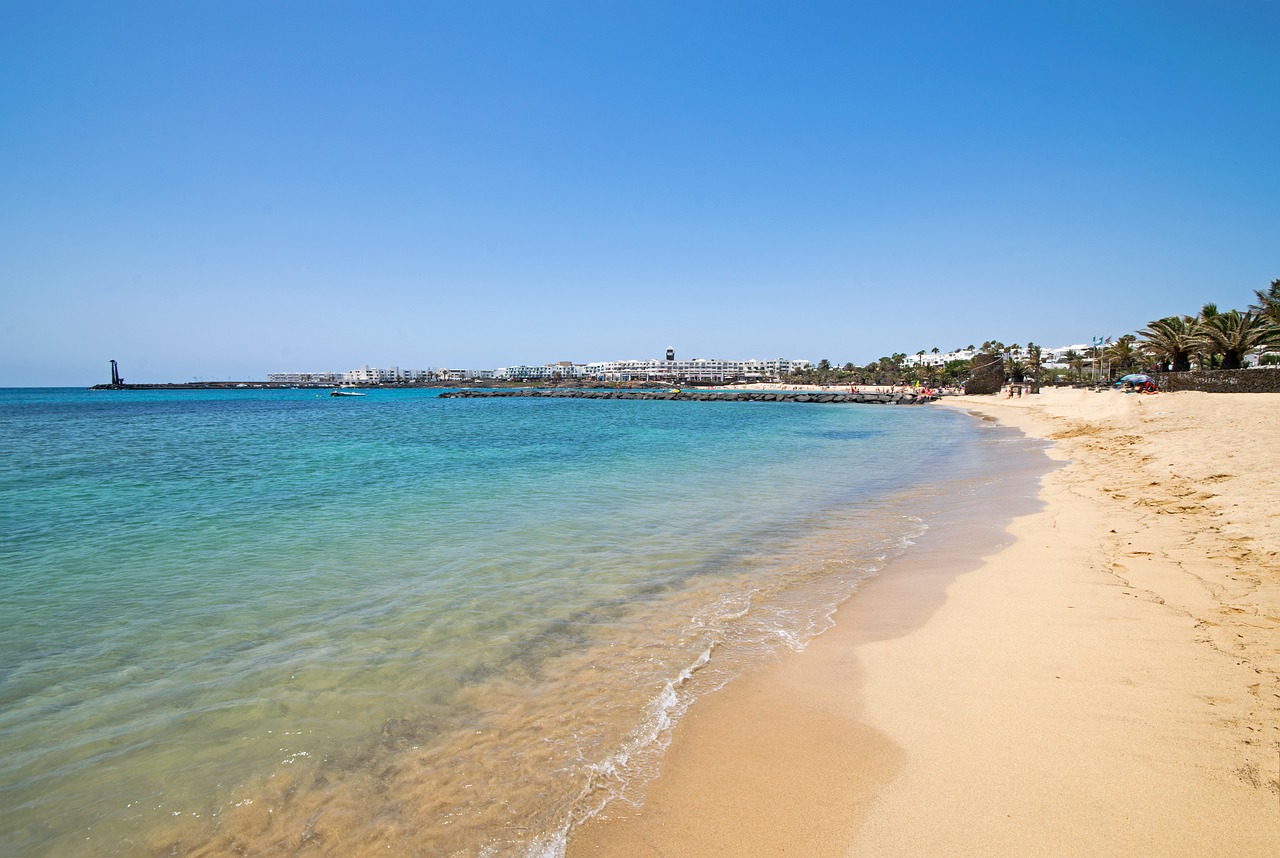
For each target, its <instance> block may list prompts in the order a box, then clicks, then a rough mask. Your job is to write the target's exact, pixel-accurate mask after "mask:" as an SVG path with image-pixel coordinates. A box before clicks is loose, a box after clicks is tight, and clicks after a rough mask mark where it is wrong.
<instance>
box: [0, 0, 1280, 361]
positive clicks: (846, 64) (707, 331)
mask: <svg viewBox="0 0 1280 858" xmlns="http://www.w3.org/2000/svg"><path fill="white" fill-rule="evenodd" d="M1278 37H1280V3H1276V2H1268V0H1255V2H1231V0H1206V2H1200V3H1188V2H1177V0H1151V2H1126V0H1096V2H1094V0H1082V2H1006V3H997V2H976V3H965V2H954V0H945V2H944V1H943V0H939V1H938V2H899V0H894V2H849V3H835V2H812V3H809V2H798V1H797V0H792V2H775V3H753V2H723V3H712V2H701V3H700V2H678V3H677V2H671V3H668V2H659V0H637V2H604V0H600V1H599V2H589V3H557V2H539V3H535V2H518V3H517V2H483V0H479V2H477V0H470V2H457V3H451V2H427V0H420V2H406V3H394V2H351V3H330V2H316V0H309V2H296V3H294V2H271V0H254V2H244V3H240V2H200V3H188V2H180V3H178V2H153V3H131V2H115V1H114V0H113V2H109V3H90V2H82V3H60V2H56V0H34V2H13V0H0V299H2V304H0V385H4V386H26V385H62V384H66V385H80V384H89V383H93V382H97V381H104V380H106V376H107V361H108V359H110V358H116V359H117V360H119V361H120V363H121V365H122V371H123V373H124V375H125V377H126V378H127V379H128V380H131V381H189V380H191V379H192V378H194V377H200V378H249V379H256V378H264V377H265V374H266V373H267V372H269V371H276V370H324V369H333V370H345V369H350V368H353V367H356V366H359V365H361V364H365V363H367V364H370V365H374V366H391V365H398V366H401V367H404V368H418V367H431V366H452V367H466V368H475V367H488V368H492V367H497V366H502V365H506V364H510V363H520V362H524V363H545V362H549V361H555V360H573V361H589V360H605V359H613V358H643V357H656V356H659V355H660V354H661V353H662V350H663V349H665V347H667V346H668V345H671V346H675V347H676V350H677V354H678V355H679V356H680V357H682V358H683V357H724V358H752V357H757V358H766V357H804V358H809V359H811V360H815V361H816V360H818V359H820V358H824V357H825V358H828V359H830V360H832V361H833V362H837V363H844V362H845V361H854V362H856V363H860V364H861V363H866V362H867V361H870V360H873V359H875V358H877V357H879V356H881V355H885V354H890V353H893V352H898V351H901V352H907V353H914V352H916V351H918V350H919V349H930V348H932V347H934V346H937V347H939V348H941V349H942V350H944V351H946V350H949V349H951V348H954V347H957V346H964V345H968V344H969V343H981V342H982V341H983V340H984V339H1000V340H1003V341H1005V342H1026V341H1028V340H1034V341H1035V342H1039V343H1041V344H1044V345H1050V346H1052V345H1061V344H1065V343H1070V342H1080V341H1082V340H1087V339H1088V338H1089V337H1091V336H1094V335H1111V336H1117V335H1119V334H1123V333H1127V332H1130V331H1133V330H1135V329H1137V328H1139V327H1141V326H1142V325H1144V324H1145V323H1146V322H1147V321H1149V320H1151V319H1154V318H1158V317H1161V316H1165V315H1169V314H1172V313H1179V312H1186V313H1194V312H1196V311H1197V310H1198V309H1199V307H1200V306H1201V305H1202V304H1203V303H1205V302H1208V301H1214V302H1217V303H1218V304H1219V305H1220V306H1221V307H1222V308H1224V309H1225V308H1229V307H1241V308H1243V307H1244V306H1246V305H1248V304H1249V303H1250V301H1251V300H1253V290H1254V289H1262V288H1265V287H1266V286H1267V284H1268V283H1269V282H1270V281H1271V280H1272V279H1273V278H1276V277H1280V52H1278V51H1277V50H1276V42H1277V38H1278Z"/></svg>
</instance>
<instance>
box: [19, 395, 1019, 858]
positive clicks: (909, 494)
mask: <svg viewBox="0 0 1280 858" xmlns="http://www.w3.org/2000/svg"><path fill="white" fill-rule="evenodd" d="M997 436H998V433H997V432H996V430H994V429H993V428H992V427H989V426H983V425H981V424H979V423H978V422H976V421H973V420H971V419H970V418H968V417H966V416H965V415H963V414H958V413H956V412H953V411H951V410H949V409H941V408H929V407H891V406H856V405H818V404H796V403H750V404H747V403H693V402H665V401H664V402H639V401H607V400H605V401H601V400H574V399H568V400H554V399H548V400H531V399H510V400H502V399H496V400H483V399H479V400H468V399H448V400H442V399H439V398H438V397H437V396H436V393H435V392H434V391H370V392H369V394H368V396H366V397H364V398H359V399H356V398H352V399H330V398H329V397H328V396H327V395H324V394H323V393H321V394H320V395H319V396H317V394H316V393H315V392H312V391H234V392H231V391H225V392H218V391H179V392H153V391H138V392H129V391H112V392H89V391H79V390H9V391H0V443H3V448H4V449H5V450H6V455H5V456H4V457H3V458H0V743H2V746H3V747H4V748H5V754H4V756H3V758H2V759H0V851H3V852H4V853H6V854H33V855H40V854H47V855H65V854H94V855H134V854H168V853H176V854H208V855H217V854H225V853H227V852H230V851H236V850H240V851H247V852H251V853H272V852H289V851H298V850H300V849H305V850H315V851H318V852H328V853H333V854H343V855H349V854H361V853H363V852H374V851H378V852H380V853H382V854H387V853H388V850H389V849H390V851H391V852H392V853H393V854H411V855H412V854H419V855H449V854H459V855H480V854H486V855H508V854H512V855H520V854H548V855H554V854H558V852H559V851H560V848H561V846H562V844H563V841H564V838H565V836H566V834H567V832H569V831H570V830H571V829H572V826H573V825H574V824H575V823H576V822H577V821H580V820H582V819H584V818H586V817H588V816H590V815H591V814H593V813H595V812H597V811H598V810H599V808H600V807H601V806H603V805H604V804H605V803H606V802H608V801H633V802H638V801H640V800H642V798H643V789H644V785H645V783H646V782H647V780H648V779H649V778H650V777H652V776H653V774H654V773H655V772H656V771H657V766H658V763H659V761H660V759H661V752H662V750H663V748H664V747H665V743H666V740H667V737H668V733H669V728H670V726H671V724H672V723H673V722H674V721H675V720H677V719H678V718H679V716H680V714H681V713H682V712H683V711H684V709H685V708H686V707H687V706H688V705H689V703H690V702H692V701H693V700H695V699H697V697H698V696H699V695H702V694H706V693H709V692H711V691H713V690H714V689H715V688H717V687H719V686H720V685H722V684H723V683H724V682H726V681H728V680H729V679H731V678H732V677H733V676H734V675H737V674H738V673H740V672H741V671H742V670H745V669H749V667H750V666H751V665H753V664H757V663H759V662H760V661H761V660H762V659H767V658H770V657H772V655H773V654H774V653H777V652H779V651H780V650H782V649H784V648H801V647H803V646H804V644H805V643H806V642H807V641H808V640H810V639H811V638H812V637H813V636H814V635H815V634H818V633H820V632H821V631H822V630H824V629H825V628H826V627H827V626H828V625H829V623H830V615H831V613H832V611H833V610H834V608H835V606H836V605H838V604H839V603H840V602H841V601H842V600H843V599H845V598H847V597H848V596H849V595H850V593H852V592H853V591H854V590H855V589H856V586H857V582H858V581H859V580H861V579H862V578H863V577H865V576H866V575H868V574H873V573H874V572H876V571H877V570H878V569H879V568H881V567H882V566H883V565H884V563H885V562H886V560H887V559H889V558H891V557H893V556H896V555H897V554H899V553H901V552H902V551H904V550H908V548H909V546H910V544H911V540H912V539H913V538H915V537H916V536H918V535H919V534H920V533H921V532H922V531H923V529H924V528H926V527H927V526H928V523H929V518H930V515H932V514H934V511H935V510H936V509H937V508H938V504H939V501H940V500H949V501H951V502H954V501H955V499H956V498H963V497H965V496H966V495H968V494H972V493H974V492H977V491H978V490H979V489H980V487H981V486H982V485H983V484H984V483H985V482H989V481H990V480H992V479H995V478H996V477H997V476H998V473H999V468H1000V461H999V459H1000V455H1001V453H1000V444H999V443H997V441H998V440H1000V438H1001V437H1003V436H1000V437H997Z"/></svg>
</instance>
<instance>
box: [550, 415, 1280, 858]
mask: <svg viewBox="0 0 1280 858" xmlns="http://www.w3.org/2000/svg"><path fill="white" fill-rule="evenodd" d="M943 407H958V408H962V409H965V410H968V411H971V412H974V413H977V414H981V415H985V416H986V417H988V418H994V419H996V420H998V421H1000V422H1001V423H1005V424H1008V425H1011V426H1015V427H1017V428H1019V429H1021V430H1022V431H1023V432H1025V433H1026V434H1028V435H1030V436H1033V437H1039V438H1045V439H1049V440H1051V441H1052V442H1053V446H1052V447H1051V448H1050V450H1049V455H1050V456H1052V457H1054V458H1055V459H1058V460H1060V461H1062V462H1063V463H1064V465H1063V466H1062V467H1061V468H1059V469H1057V470H1054V471H1053V472H1051V473H1049V474H1048V475H1046V476H1044V477H1043V478H1042V480H1041V482H1040V499H1041V501H1042V502H1043V506H1042V507H1041V508H1040V509H1038V510H1037V511H1035V512H1033V513H1030V514H1027V515H1023V516H1020V517H1018V518H1016V519H1015V520H1014V521H1013V522H1012V524H1010V525H1009V528H1008V534H1009V536H1011V537H1012V542H1011V544H1006V545H1005V546H1004V547H1002V548H998V549H995V548H993V547H992V544H993V539H992V537H991V534H983V533H980V532H979V533H976V534H975V533H972V532H968V531H966V532H965V533H963V534H962V533H946V532H942V533H938V532H934V531H931V532H930V534H929V535H928V536H927V537H926V539H925V540H923V541H922V543H921V544H920V545H919V546H917V549H916V550H913V551H912V552H911V554H910V555H909V557H908V558H906V559H904V561H902V562H900V563H898V564H896V565H895V566H893V567H891V568H890V569H888V570H886V571H885V573H883V574H882V575H880V576H879V577H877V578H875V579H872V580H871V581H869V582H867V583H866V584H864V586H863V588H862V589H861V590H860V591H859V592H858V593H857V595H855V597H854V598H853V599H851V600H849V602H848V603H846V605H845V606H844V607H842V608H841V610H840V612H839V614H838V616H837V624H836V628H835V629H833V630H832V631H831V632H828V633H827V634H826V635H824V636H822V637H821V638H819V639H818V640H817V641H815V642H814V644H812V645H811V646H810V647H809V649H808V650H806V651H805V652H803V653H799V654H796V655H791V656H788V657H786V658H784V659H782V660H781V661H780V662H779V663H778V664H777V665H774V666H771V667H769V668H766V669H765V670H762V671H760V672H758V673H756V674H753V675H751V676H748V677H744V678H743V679H741V680H739V681H737V682H735V683H733V684H732V685H731V686H729V687H728V688H727V689H725V690H724V691H722V692H721V693H719V694H717V695H714V696H712V697H710V698H708V699H706V700H704V701H700V702H699V704H698V705H697V706H695V707H694V708H693V709H692V710H691V711H690V713H689V714H688V715H687V716H686V718H685V719H684V721H682V722H681V724H680V725H679V727H678V728H677V730H676V734H675V737H674V740H673V742H672V746H671V749H670V751H669V754H668V759H667V762H666V765H665V767H664V771H663V774H662V775H661V777H660V778H659V779H658V780H657V781H655V782H654V783H653V784H652V785H651V787H650V790H649V795H648V797H647V799H646V802H645V804H644V806H643V807H642V808H641V809H639V810H635V809H632V808H625V807H617V808H611V809H610V817H609V818H607V819H604V820H599V821H594V822H591V823H588V824H587V825H584V826H583V827H582V828H580V829H579V830H578V831H577V832H576V833H575V835H574V837H573V838H572V839H571V841H570V844H569V850H568V855H569V858H581V856H613V855H621V856H671V858H675V856H711V855H715V856H766V855H799V856H827V855H830V856H837V855H851V856H897V855H904V856H906V855H910V856H925V855H929V856H932V855H948V856H951V855H999V856H1025V855H1062V856H1068V855H1070V856H1076V855H1114V856H1122V855H1123V856H1129V855H1160V856H1166V855H1215V856H1255V855H1256V856H1262V855H1268V856H1269V855H1280V484H1278V482H1277V476H1280V395H1272V394H1254V395H1250V394H1201V393H1175V394H1159V395H1156V396H1137V395H1124V394H1121V393H1118V392H1102V393H1093V392H1088V391H1046V392H1045V393H1044V394H1042V395H1040V396H1035V397H1024V398H1022V399H1015V400H1007V399H1001V398H996V397H967V398H956V399H953V400H950V401H948V402H947V403H946V405H945V406H943ZM1005 541H1006V542H1008V539H1006V540H1005ZM984 551H986V552H987V556H986V557H985V558H982V559H981V560H978V561H974V560H972V559H971V558H973V557H975V556H977V555H979V554H981V553H983V552H984Z"/></svg>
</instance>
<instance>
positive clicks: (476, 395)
mask: <svg viewBox="0 0 1280 858" xmlns="http://www.w3.org/2000/svg"><path fill="white" fill-rule="evenodd" d="M509 397H525V398H529V399H663V400H668V399H670V400H680V401H682V402H686V401H687V402H842V403H844V402H848V403H858V404H871V405H918V404H920V403H924V402H932V401H933V400H934V399H936V398H937V397H935V396H931V395H928V394H924V393H914V392H909V393H829V392H824V391H816V390H815V391H798V390H741V391H738V390H732V391H729V390H680V391H675V390H560V389H551V390H545V389H541V390H540V389H515V390H493V389H477V388H470V389H467V390H450V391H446V392H444V393H441V394H440V398H441V399H451V398H452V399H497V398H509Z"/></svg>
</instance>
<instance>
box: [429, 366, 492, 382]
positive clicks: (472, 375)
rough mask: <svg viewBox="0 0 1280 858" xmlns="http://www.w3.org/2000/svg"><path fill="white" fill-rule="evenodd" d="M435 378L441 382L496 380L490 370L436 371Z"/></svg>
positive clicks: (442, 368)
mask: <svg viewBox="0 0 1280 858" xmlns="http://www.w3.org/2000/svg"><path fill="white" fill-rule="evenodd" d="M436 378H438V379H440V380H441V381H479V380H482V379H486V378H497V373H496V372H495V371H494V370H491V369H445V368H444V367H441V368H440V369H438V370H436Z"/></svg>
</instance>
